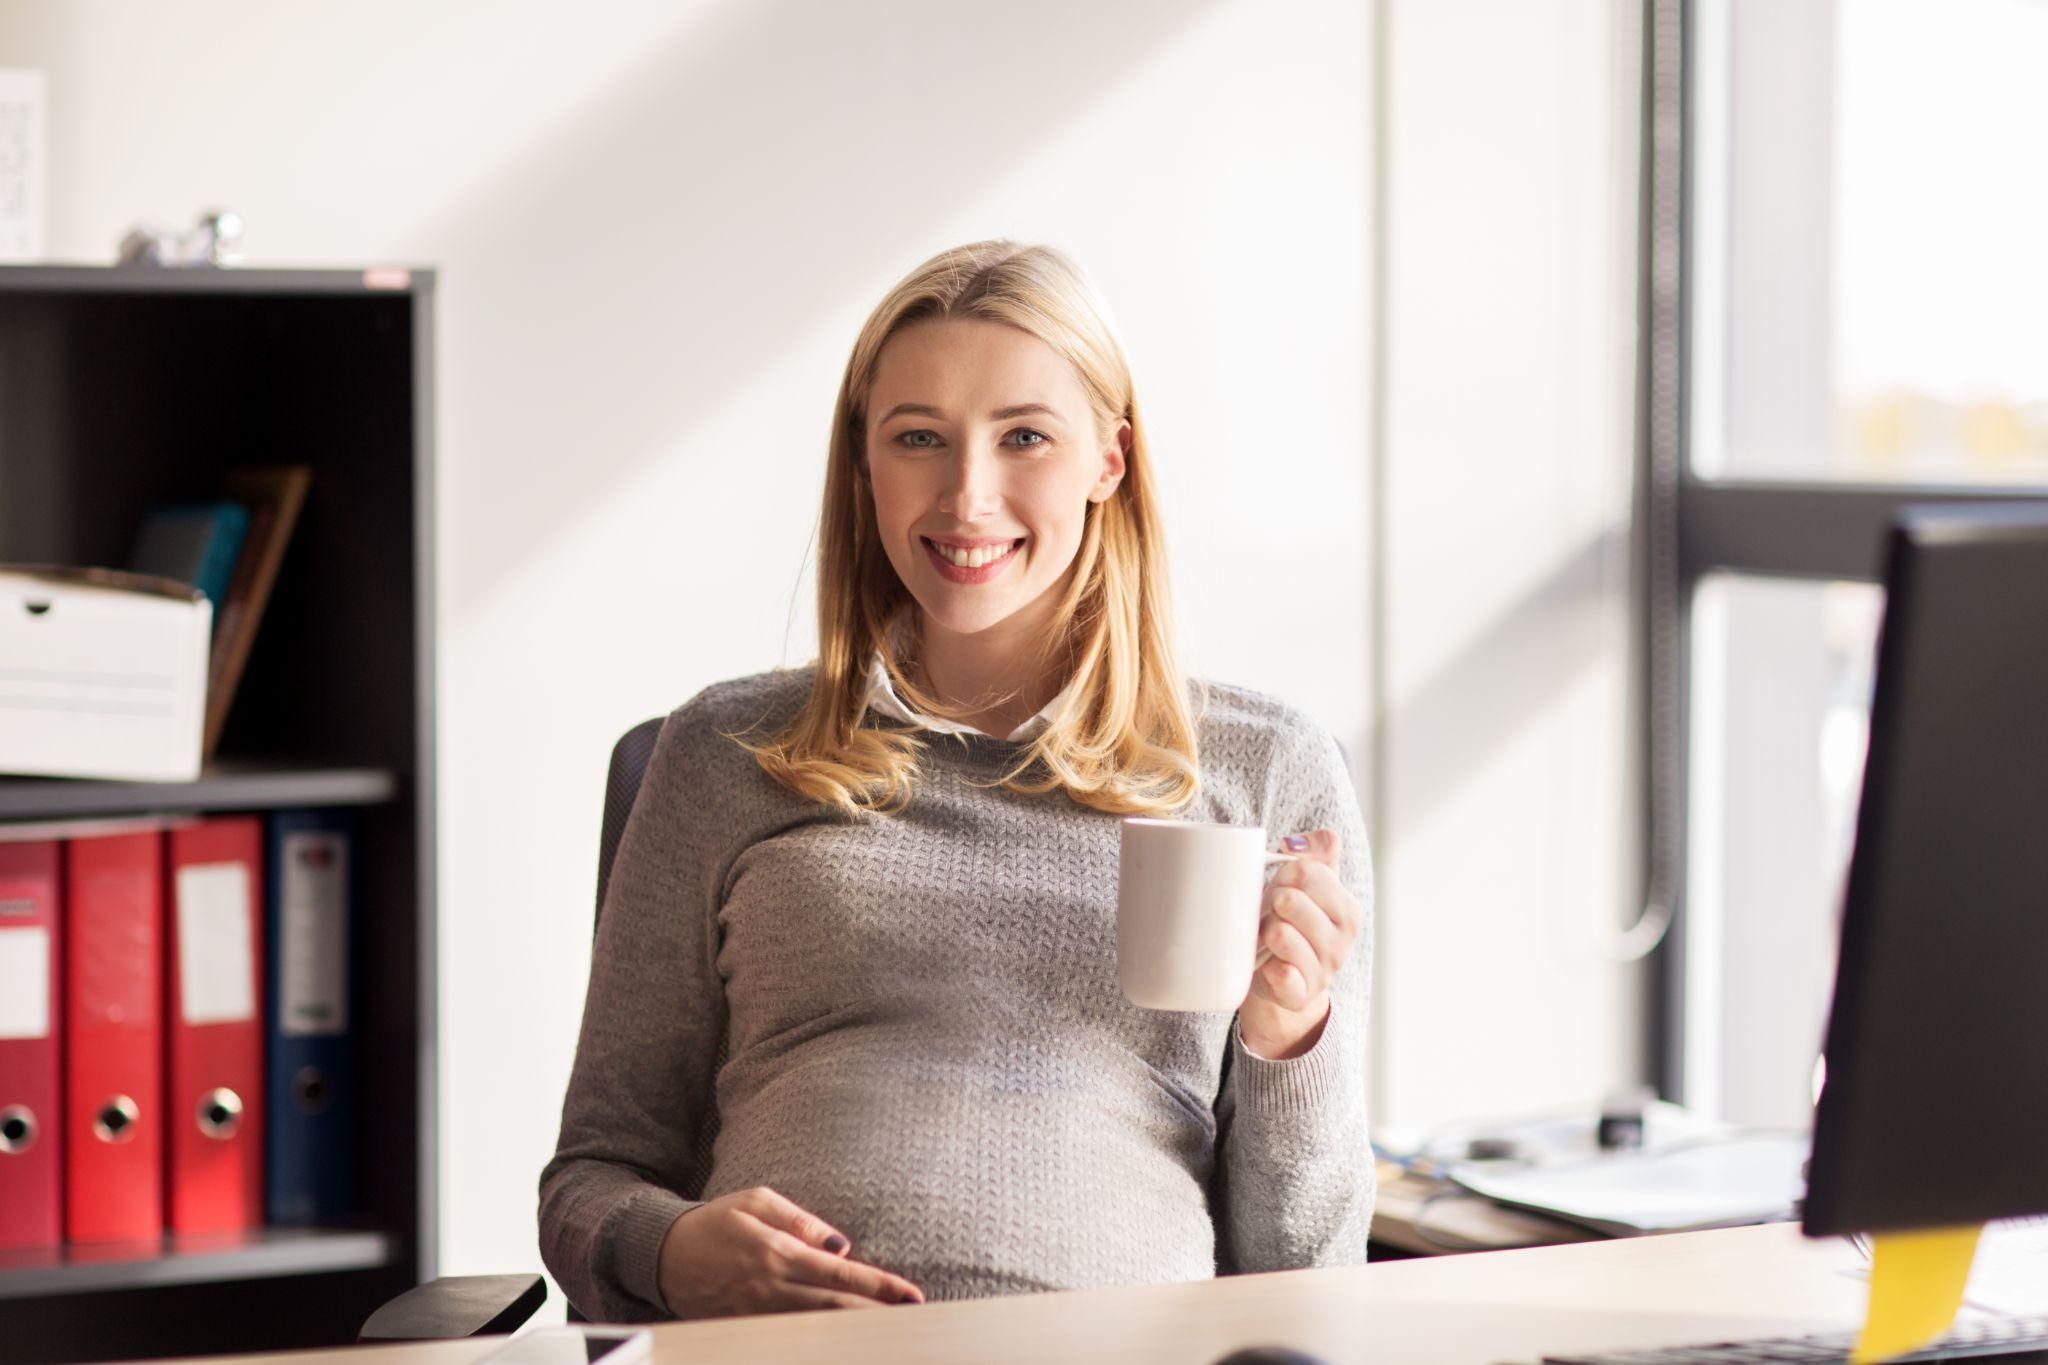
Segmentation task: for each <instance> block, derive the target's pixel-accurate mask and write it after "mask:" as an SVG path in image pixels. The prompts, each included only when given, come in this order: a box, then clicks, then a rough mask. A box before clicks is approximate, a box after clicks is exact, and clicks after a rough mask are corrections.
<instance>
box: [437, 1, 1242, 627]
mask: <svg viewBox="0 0 2048 1365" xmlns="http://www.w3.org/2000/svg"><path fill="white" fill-rule="evenodd" d="M1212 2H1213V0H1205V2H1204V3H1188V2H1187V0H1137V2H1136V3H1118V4H1114V5H1104V4H1099V3H1095V0H1043V2H1042V3H1040V4H1038V5H1035V6H1034V7H1033V8H1032V9H1031V10H1030V12H1029V17H1028V20H1024V19H1023V12H1022V11H1019V12H1018V13H1019V18H1020V22H1017V23H1015V24H1014V25H1009V26H1005V27H1004V28H1003V29H1002V30H1001V31H1000V33H992V32H991V25H990V23H989V22H988V21H987V20H986V19H985V18H972V17H963V15H962V14H961V12H960V11H959V10H958V9H957V8H956V7H955V6H952V5H950V4H946V3H941V2H940V0H875V2H874V3H863V4H859V5H819V4H814V3H808V0H770V2H769V3H731V4H726V5H724V6H722V7H721V8H720V9H719V10H717V11H716V12H714V13H713V14H712V15H710V16H709V17H708V18H706V19H705V20H703V21H701V22H694V23H691V24H689V25H688V26H687V27H686V28H684V29H683V30H681V31H679V32H678V33H677V34H676V36H675V37H674V38H672V39H671V40H669V41H667V42H665V43H663V44H662V45H661V46H660V47H659V49H658V50H655V51H652V52H650V53H649V54H648V55H647V56H646V57H645V58H644V59H643V60H641V61H639V62H638V63H636V64H634V65H633V66H631V67H630V68H628V69H627V70H626V71H625V72H624V73H623V74H622V75H621V76H620V77H619V78H618V79H617V80H616V81H615V82H613V83H612V84H611V85H609V86H608V87H607V88H606V90H605V92H604V94H603V96H602V98H601V99H600V100H598V101H596V102H593V103H591V104H589V105H586V106H585V107H583V108H582V109H580V110H579V111H578V112H577V113H576V114H575V116H573V117H572V118H570V119H567V120H565V121H564V122H563V123H561V124H560V125H558V126H556V127H555V128H553V129H552V130H551V131H550V132H549V133H548V134H547V135H546V136H545V137H544V138H541V139H538V140H536V141H535V142H534V143H533V144H531V145H529V146H527V147H525V148H523V149H522V151H521V153H520V156H519V157H518V159H517V161H516V162H514V163H508V164H505V165H502V166H500V167H498V168H497V169H496V170H495V171H494V172H493V173H491V174H489V175H487V176H486V177H485V178H484V179H483V181H482V182H481V184H482V188H481V189H479V190H477V191H476V192H474V193H471V194H469V195H466V196H464V197H463V198H461V199H458V200H456V201H454V202H453V203H452V204H451V205H450V206H449V207H448V208H447V209H446V210H444V211H443V212H442V213H441V214H439V215H437V216H436V217H435V218H433V219H431V220H429V221H427V222H426V223H424V224H422V225H421V226H420V227H419V228H418V230H417V232H416V233H415V234H408V235H409V236H410V237H411V238H412V240H411V241H409V242H408V243H406V245H407V246H408V247H409V248H416V249H419V250H420V251H421V254H423V255H425V256H428V257H433V258H438V259H442V260H445V261H447V262H449V269H448V272H447V279H446V281H445V284H446V287H447V291H448V293H449V295H450V298H449V300H448V302H449V303H450V304H451V305H453V306H452V307H451V308H450V314H451V316H450V317H449V319H448V323H447V327H448V330H450V331H455V330H457V329H459V331H460V335H461V342H462V345H461V354H460V356H454V355H452V354H451V355H450V356H449V359H448V360H447V361H446V362H444V365H443V373H444V386H443V393H444V395H445V396H446V397H447V399H448V400H449V401H450V402H451V404H460V405H461V407H460V411H459V413H458V414H457V415H456V420H455V421H453V422H451V423H449V434H450V435H451V437H453V438H454V439H452V440H451V441H450V443H449V444H450V449H448V450H447V452H446V456H447V458H446V459H444V461H443V472H442V476H441V477H442V495H443V497H444V498H445V499H446V500H447V505H448V506H449V507H450V508H451V510H452V513H453V516H454V518H455V523H456V526H457V528H458V534H457V535H456V536H455V537H454V538H453V543H451V544H450V546H449V550H450V553H448V555H447V557H446V562H445V564H444V573H445V578H446V584H447V605H448V607H449V609H450V610H451V611H452V612H453V613H454V614H455V615H456V616H457V617H458V618H459V617H460V616H461V615H462V614H463V613H464V612H465V610H466V609H468V608H470V607H473V606H476V605H479V604H480V603H481V602H482V601H483V600H484V599H486V598H487V597H488V595H489V594H490V592H491V591H492V589H493V587H494V585H495V584H496V583H498V582H499V581H500V580H501V579H503V578H504V577H505V576H506V574H507V573H508V572H509V571H510V570H512V569H513V568H514V567H515V566H516V565H517V564H518V563H519V562H520V561H523V560H525V559H527V558H528V557H529V556H531V555H532V554H533V553H534V552H535V548H536V546H537V545H539V544H541V543H544V542H545V541H546V539H547V538H548V536H549V534H550V532H551V531H552V530H554V529H555V528H559V527H562V526H564V525H568V524H571V523H573V522H574V521H575V520H576V519H578V518H579V517H580V516H581V515H582V514H583V513H584V512H585V511H586V510H587V509H588V508H589V506H590V505H592V504H594V503H596V502H598V501H600V500H601V499H603V498H604V497H605V496H607V495H608V494H609V493H610V492H611V491H612V490H614V489H615V488H616V487H617V483H618V480H620V479H628V478H632V477H633V476H634V475H635V474H636V473H637V471H638V470H639V468H640V467H641V465H642V464H643V463H644V462H646V461H648V460H651V459H654V458H656V457H657V456H658V455H659V454H660V453H661V452H662V451H664V450H667V449H672V448H673V446H674V443H675V442H676V440H677V438H678V435H679V434H680V433H682V432H685V431H687V430H688V429H689V427H690V425H691V422H692V420H693V414H695V413H697V412H699V411H702V410H704V409H706V408H709V407H712V406H715V405H716V404H718V403H719V402H720V401H722V400H723V399H724V398H726V397H727V396H729V395H730V394H732V393H733V392H734V391H735V390H737V389H738V388H740V387H741V386H743V385H744V384H745V383H746V382H747V380H748V379H749V377H750V376H751V375H752V374H753V373H754V372H755V371H756V370H757V369H758V368H760V367H761V366H762V365H763V364H764V363H765V362H766V361H767V360H768V359H769V358H770V357H771V356H773V355H774V354H776V353H777V352H778V351H779V350H781V349H782V348H783V347H785V346H786V345H787V343H788V341H789V340H790V339H791V338H792V337H793V336H796V335H799V334H800V333H801V332H802V330H803V329H804V328H806V327H807V326H809V325H811V324H812V323H813V322H814V320H815V319H816V318H817V316H818V314H819V313H821V312H823V311H825V310H826V309H828V308H836V307H839V306H841V305H842V304H851V305H854V306H857V305H858V303H859V302H861V301H863V300H865V298H866V296H869V295H873V296H875V297H879V293H880V290H881V289H882V288H884V287H886V284H887V282H889V281H892V280H893V279H894V278H896V276H897V275H898V274H900V273H901V272H902V271H904V270H907V269H908V268H909V267H911V266H912V265H914V264H916V260H915V259H913V258H912V253H917V252H920V251H923V250H926V249H928V248H927V243H928V242H929V237H928V235H927V234H928V231H929V225H930V224H931V222H932V221H933V220H935V219H936V218H938V217H940V216H941V215H945V214H951V213H954V212H957V211H958V210H959V209H960V208H961V207H963V205H964V204H965V203H966V202H968V201H969V200H970V199H971V198H972V197H973V196H975V195H977V194H979V193H981V192H983V191H985V190H987V189H989V188H991V187H992V186H994V185H995V184H996V183H997V182H998V181H999V180H1000V179H1001V178H1002V177H1003V176H1004V175H1005V174H1006V172H1007V171H1008V170H1009V169H1010V168H1011V167H1012V166H1013V165H1014V164H1015V163H1016V162H1017V161H1018V160H1019V159H1020V158H1022V157H1023V156H1025V155H1026V154H1028V153H1029V152H1031V151H1032V150H1033V149H1034V147H1035V146H1036V145H1037V144H1039V143H1041V142H1043V141H1044V140H1046V139H1047V138H1048V137H1050V136H1052V135H1053V134H1055V133H1058V132H1060V131H1062V130H1064V128H1065V127H1066V126H1067V125H1068V124H1070V123H1071V122H1073V121H1074V120H1076V119H1080V118H1084V117H1086V116H1087V114H1088V111H1089V110H1090V108H1091V107H1092V106H1093V105H1094V104H1095V103H1096V101H1097V100H1098V98H1099V97H1100V96H1101V95H1103V94H1105V93H1106V92H1108V91H1109V90H1111V89H1113V88H1114V87H1115V85H1116V84H1117V82H1118V80H1119V79H1120V77H1121V76H1122V75H1123V73H1125V72H1126V71H1127V70H1128V69H1130V68H1131V67H1133V66H1135V65H1138V64H1141V63H1142V62H1144V61H1145V59H1146V58H1147V57H1148V56H1150V55H1151V54H1153V53H1155V52H1156V51H1158V50H1159V49H1160V48H1162V47H1163V46H1164V45H1165V44H1166V43H1167V42H1168V41H1170V39H1171V38H1172V37H1173V35H1174V34H1175V33H1176V32H1178V31H1180V30H1183V29H1185V28H1187V27H1189V26H1190V25H1192V24H1194V23H1195V22H1196V21H1198V20H1199V19H1200V18H1202V17H1203V16H1204V15H1205V14H1206V13H1207V12H1208V11H1209V9H1210V8H1211V3H1212ZM1058 189H1059V187H1058V186H1055V185H1049V186H1047V191H1048V193H1057V192H1058ZM1117 210H1118V206H1117V205H1115V204H1105V205H1103V206H1102V211H1103V212H1105V213H1113V212H1116V211H1117ZM856 296H859V297H858V298H856ZM848 341H849V342H850V341H851V337H850V336H849V338H848ZM464 395H467V398H466V399H465V397H464ZM791 401H792V402H796V403H801V404H803V405H806V406H807V407H810V408H814V409H815V411H816V413H817V421H818V432H817V435H818V441H817V450H818V452H819V458H820V460H821V461H822V458H823V452H824V449H825V440H826V435H827V433H826V431H825V427H826V424H827V422H828V421H829V418H830V412H831V402H832V394H831V393H830V392H821V393H807V394H800V395H791ZM733 458H736V459H742V460H744V459H751V458H759V453H758V452H749V451H745V450H741V451H735V452H733ZM820 474H821V476H822V464H821V466H820ZM814 496H815V495H814V493H813V492H812V491H811V490H810V489H808V488H807V489H806V490H805V492H804V495H803V497H802V499H801V500H800V501H799V504H798V505H799V506H800V508H801V515H802V516H803V518H804V519H805V521H807V522H808V521H809V520H811V519H812V518H813V517H814V515H815V510H816V509H815V508H814V507H813V506H812V505H811V499H812V498H813V497H814ZM485 508H488V509H489V519H488V521H483V520H481V518H480V515H479V514H480V513H481V511H482V509H485ZM790 512H791V508H790V506H789V505H788V503H787V501H786V500H778V501H777V502H776V503H775V505H774V506H772V507H771V508H769V509H767V510H766V511H765V512H764V515H774V516H787V515H789V514H790Z"/></svg>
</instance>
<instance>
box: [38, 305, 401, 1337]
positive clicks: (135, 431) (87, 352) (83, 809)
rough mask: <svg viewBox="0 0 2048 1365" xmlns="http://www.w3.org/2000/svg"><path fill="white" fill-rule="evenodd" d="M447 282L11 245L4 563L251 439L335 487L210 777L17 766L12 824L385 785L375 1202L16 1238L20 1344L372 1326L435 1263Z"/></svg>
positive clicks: (102, 527) (369, 1077)
mask: <svg viewBox="0 0 2048 1365" xmlns="http://www.w3.org/2000/svg"><path fill="white" fill-rule="evenodd" d="M433 300H434V278H433V274H432V272H431V271H424V270H406V269H398V270H389V269H373V270H215V269H189V270H188V269H164V268H149V267H115V268H101V267H68V266H67V267H43V266H18V267H0V562H4V563H30V564H35V563H43V564H75V565H105V566H119V565H121V564H122V563H123V562H124V561H125V558H126V555H127V553H128V549H129V543H130V540H131V538H132V537H133V535H134V532H135V528H136V527H137V525H138V524H139V522H140V519H141V516H142V514H143V512H144V510H145V509H146V508H147V507H148V506H149V505H150V504H152V503H154V502H158V501H164V500H172V499H183V498H197V497H205V496H213V495H214V494H215V492H216V490H217V487H218V483H219V480H220V477H221V476H222V474H224V473H225V471H226V470H227V469H228V468H229V467H230V466H233V465H240V464H284V463H302V464H307V465H310V466H311V467H312V469H313V484H312V488H311V490H310V492H309V494H308V497H307V501H306V504H305V508H304V510H303V511H302V513H301V515H300V520H299V524H298V527H297V529H296V530H295V531H294V533H293V536H292V539H291V542H290V545H289V548H288V549H287V551H286V554H285V557H284V561H283V565H282V567H281V569H280V571H279V575H278V579H277V583H276V586H275V587H274V589H273V591H272V596H271V599H270V604H269V607H268V610H267V611H266V613H265V615H264V618H263V621H262V624H261V627H260V629H259V631H258V633H257V635H256V638H255V641H254V644H253V647H252V649H251V651H250V655H249V660H248V664H247V667H246V670H245V672H244V674H243V677H242V681H241V685H240V687H239V688H238V689H237V691H236V694H235V700H234V704H233V708H232V710H231V711H230V712H229V715H228V718H227V723H226V726H225V728H224V729H223V731H222V735H221V741H220V746H219V750H218V753H217V756H216V758H215V759H214V760H213V761H212V762H210V763H208V764H207V766H206V768H205V770H204V771H203V772H202V773H201V774H200V776H199V778H198V779H197V780H196V781H192V782H180V783H161V782H102V781H81V780H77V779H71V778H42V777H17V776H0V823H5V824H8V825H19V824H24V823H38V822H45V821H59V820H74V819H95V818H101V817H120V816H128V815H174V814H180V813H188V814H197V813H218V814H228V813H236V812H254V811H262V810H266V809H272V808H277V807H282V806H330V805H347V806H352V807H355V808H356V821H357V825H356V838H357V862H356V875H357V879H356V886H355V909H356V913H357V915H358V917H359V920H360V923H359V926H358V928H359V934H360V937H359V939H358V943H359V950H358V955H357V956H356V958H355V959H354V962H353V964H352V967H353V973H354V976H355V983H354V987H355V990H356V993H357V994H356V1000H357V1001H358V1008H357V1011H356V1013H355V1015H354V1035H355V1042H356V1049H357V1059H358V1060H357V1066H358V1069H359V1077H360V1081H361V1084H362V1087H363V1095H364V1099H365V1100H366V1101H367V1102H366V1103H364V1104H362V1105H360V1106H359V1114H358V1118H359V1122H360V1123H361V1130H360V1132H359V1134H358V1139H359V1141H358V1151H359V1157H360V1168H359V1170H358V1172H357V1187H358V1190H359V1209H358V1212H357V1216H356V1217H354V1218H352V1219H351V1220H350V1222H349V1224H348V1225H347V1226H343V1227H334V1228H320V1229H281V1228H265V1229H258V1230H254V1231H252V1232H250V1233H248V1234H245V1235H238V1236H233V1237H222V1238H201V1239H192V1238H178V1237H166V1238H164V1239H162V1240H160V1241H156V1242H150V1243H144V1244H128V1245H106V1246H93V1245H72V1246H65V1247H61V1248H56V1249H52V1250H49V1251H29V1252H12V1251H10V1252H4V1253H0V1359H4V1360H6V1361H8V1362H10V1365H11V1363H12V1362H16V1361H21V1362H29V1361H44V1362H66V1361H83V1360H104V1359H109V1358H113V1357H120V1358H123V1359H136V1358H144V1357H162V1356H175V1355H188V1354H201V1353H226V1352H237V1351H256V1350H285V1349H294V1348H300V1347H310V1346H326V1345H339V1344H344V1343H347V1342H351V1341H353V1340H354V1339H355V1333H356V1330H357V1329H358V1328H359V1327H360V1326H361V1325H362V1322H363V1320H364V1319H365V1318H366V1317H368V1316H369V1314H370V1313H371V1312H372V1311H373V1310H374V1309H375V1308H376V1307H377V1306H378V1305H379V1304H381V1303H383V1302H385V1301H386V1300H388V1299H390V1298H392V1297H393V1296H395V1295H397V1294H400V1293H403V1292H404V1291H405V1290H406V1289H409V1288H411V1287H412V1286H413V1285H415V1284H418V1283H420V1282H422V1281H423V1280H426V1279H430V1278H432V1277H433V1276H434V1274H435V1273H436V1272H435V1266H434V1263H433V1247H434V1208H435V1186H434V1167H435V1144H434V1134H435V1114H434V1094H435V1085H436V1078H435V1075H434V1056H435V1001H434V980H435V961H434V942H435V911H434V880H435V870H434V847H435V842H434V800H433V796H434V766H433V756H434V706H433V697H434V616H433V603H434V580H433V563H434V554H433V500H432V491H433Z"/></svg>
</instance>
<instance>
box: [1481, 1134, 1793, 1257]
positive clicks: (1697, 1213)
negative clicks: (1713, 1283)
mask: <svg viewBox="0 0 2048 1365" xmlns="http://www.w3.org/2000/svg"><path fill="white" fill-rule="evenodd" d="M1807 1150H1808V1142H1807V1139H1806V1138H1805V1137H1804V1136H1803V1135H1781V1134H1759V1135H1753V1136H1746V1137H1732V1138H1719V1139H1709V1140H1703V1141H1700V1142H1696V1143H1688V1144H1680V1145H1677V1146H1673V1147H1669V1148H1665V1149H1663V1150H1661V1151H1643V1152H1623V1153H1613V1154H1609V1155H1606V1156H1601V1157H1597V1158H1594V1159H1591V1160H1587V1161H1577V1162H1571V1163H1568V1164H1562V1165H1552V1166H1536V1167H1531V1168H1528V1169H1523V1170H1504V1171H1499V1172H1484V1173H1482V1172H1476V1171H1473V1170H1471V1169H1469V1168H1467V1169H1462V1170H1459V1171H1458V1172H1457V1173H1456V1176H1455V1179H1456V1180H1457V1182H1458V1183H1459V1184H1460V1185H1463V1186H1464V1187H1465V1188H1466V1189H1468V1190H1471V1191H1472V1192H1473V1193H1474V1194H1481V1195H1485V1196H1486V1197H1487V1198H1488V1199H1494V1200H1498V1201H1499V1202H1501V1203H1503V1204H1512V1205H1515V1206H1517V1207H1520V1208H1526V1209H1534V1210H1536V1211H1537V1212H1539V1213H1548V1214H1552V1215H1554V1216H1557V1217H1560V1218H1569V1219H1572V1220H1574V1221H1576V1222H1580V1223H1584V1224H1586V1225H1588V1226H1590V1227H1595V1228H1598V1229H1600V1230H1601V1231H1603V1232H1609V1233H1613V1234H1615V1235H1617V1236H1623V1237H1627V1236H1633V1235H1635V1234H1637V1233H1643V1232H1677V1231H1681V1230H1683V1229H1687V1228H1709V1227H1732V1226H1738V1225H1741V1224H1744V1223H1765V1222H1770V1221H1771V1220H1773V1219H1780V1218H1789V1217H1791V1216H1792V1211H1793V1209H1794V1207H1795V1206H1796V1205H1797V1203H1798V1201H1799V1200H1800V1199H1801V1198H1802V1197H1803V1196H1804V1195H1805V1193H1806V1181H1805V1178H1804V1176H1803V1175H1802V1168H1803V1167H1804V1165H1805V1162H1806V1155H1807Z"/></svg>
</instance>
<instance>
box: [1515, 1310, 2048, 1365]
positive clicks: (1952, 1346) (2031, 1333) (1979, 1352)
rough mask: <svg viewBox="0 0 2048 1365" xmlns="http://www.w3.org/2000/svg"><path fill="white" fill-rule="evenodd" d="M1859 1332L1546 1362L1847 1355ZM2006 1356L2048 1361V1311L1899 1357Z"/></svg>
mask: <svg viewBox="0 0 2048 1365" xmlns="http://www.w3.org/2000/svg"><path fill="white" fill-rule="evenodd" d="M1856 1336H1857V1333H1855V1332H1819V1333H1816V1334H1814V1335H1812V1336H1799V1337H1757V1338H1754V1339H1753V1340H1750V1341H1707V1342H1700V1343H1698V1344H1696V1345H1692V1346H1656V1347H1650V1348H1647V1349H1644V1350H1632V1351H1593V1352H1588V1353H1582V1354H1578V1355H1563V1356H1545V1357H1543V1365H1737V1363H1738V1362H1746V1361H1824V1360H1847V1359H1848V1358H1849V1348H1850V1347H1851V1346H1853V1345H1855V1344H1856ZM1986 1356H1989V1357H1992V1358H1994V1359H1996V1358H1999V1357H2003V1358H2005V1359H2007V1360H2011V1361H2015V1362H2017V1361H2022V1360H2039V1361H2048V1315H2042V1316H2026V1317H2013V1318H1986V1319H1982V1320H1978V1321H1973V1322H1963V1323H1957V1324H1956V1325H1955V1326H1953V1327H1951V1328H1949V1330H1948V1332H1947V1333H1946V1334H1945V1335H1943V1336H1940V1337H1937V1338H1935V1339H1934V1340H1933V1341H1931V1342H1929V1343H1928V1344H1927V1345H1925V1346H1922V1347H1921V1348H1920V1349H1919V1350H1917V1351H1914V1352H1912V1353H1910V1354H1908V1355H1902V1356H1893V1357H1892V1359H1893V1360H1897V1361H1921V1360H1969V1359H1972V1358H1982V1357H1986Z"/></svg>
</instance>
